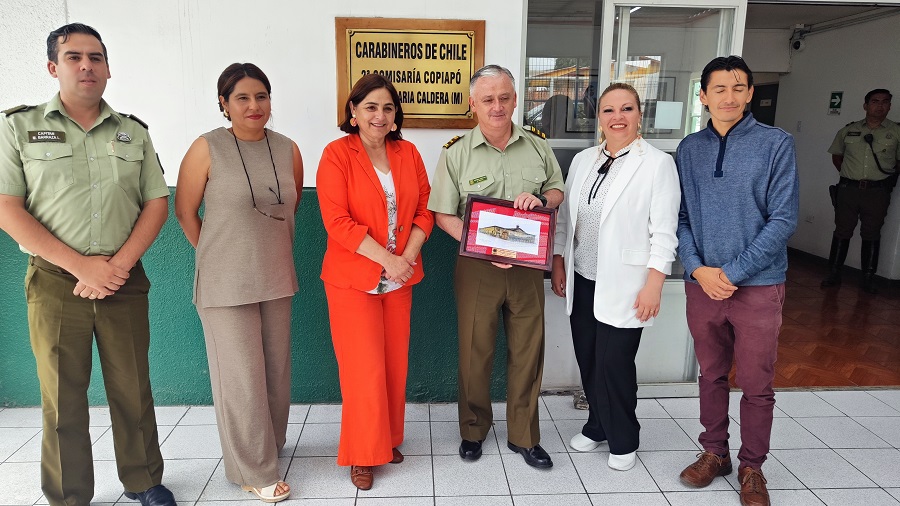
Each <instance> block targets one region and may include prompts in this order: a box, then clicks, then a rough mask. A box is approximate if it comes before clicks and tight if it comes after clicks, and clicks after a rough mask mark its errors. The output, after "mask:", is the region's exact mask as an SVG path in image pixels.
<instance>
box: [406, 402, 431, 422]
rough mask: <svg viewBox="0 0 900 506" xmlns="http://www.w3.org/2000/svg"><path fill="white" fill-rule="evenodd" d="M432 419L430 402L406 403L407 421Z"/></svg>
mask: <svg viewBox="0 0 900 506" xmlns="http://www.w3.org/2000/svg"><path fill="white" fill-rule="evenodd" d="M430 419H431V417H430V415H429V414H428V404H424V403H423V404H413V403H407V404H406V414H405V420H406V421H407V422H427V421H429V420H430Z"/></svg>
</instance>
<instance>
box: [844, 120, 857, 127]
mask: <svg viewBox="0 0 900 506" xmlns="http://www.w3.org/2000/svg"><path fill="white" fill-rule="evenodd" d="M854 123H856V122H855V121H851V122H850V123H847V124H846V125H844V126H845V127H848V126H850V125H852V124H854Z"/></svg>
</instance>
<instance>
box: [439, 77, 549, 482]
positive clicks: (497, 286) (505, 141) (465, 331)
mask: <svg viewBox="0 0 900 506" xmlns="http://www.w3.org/2000/svg"><path fill="white" fill-rule="evenodd" d="M469 105H470V106H471V108H472V110H473V111H475V115H476V117H477V119H478V126H476V127H475V128H473V129H472V130H471V131H470V132H469V133H467V134H466V135H465V136H463V137H461V138H455V139H453V140H451V141H450V142H448V143H447V144H446V145H444V149H443V150H442V151H441V156H440V158H439V159H438V166H437V169H436V171H435V174H434V182H433V185H432V188H431V197H430V198H429V200H428V209H431V210H432V211H434V212H435V222H436V223H437V225H438V226H439V227H441V229H442V230H444V231H445V232H447V233H448V234H449V235H450V236H451V237H453V238H454V239H456V240H457V241H458V240H460V237H461V234H462V229H463V222H462V219H461V217H462V216H463V213H464V212H465V207H466V199H467V196H468V195H469V194H476V195H482V196H486V197H495V198H500V199H505V200H509V201H512V202H513V206H514V207H515V208H516V209H525V210H530V209H533V208H534V207H535V206H539V205H543V206H547V207H554V208H555V207H557V206H559V204H560V203H561V202H562V200H563V191H564V190H565V184H564V183H563V179H562V173H561V171H560V169H559V164H558V163H557V161H556V157H555V156H554V155H553V151H552V150H551V149H550V146H549V145H548V144H547V142H546V141H545V140H544V138H543V134H541V133H540V132H539V131H538V130H535V129H534V128H531V129H523V128H522V127H520V126H518V125H514V124H513V122H512V115H513V111H514V110H515V108H516V90H515V81H514V79H513V76H512V74H511V73H510V72H509V70H507V69H505V68H503V67H500V66H498V65H488V66H486V67H483V68H481V69H479V70H478V71H477V72H475V74H474V75H473V76H472V79H471V80H470V83H469ZM454 283H455V291H456V307H457V318H458V329H459V399H458V407H459V431H460V436H461V438H462V442H461V444H460V446H459V455H460V457H462V458H463V459H464V460H477V459H478V458H479V457H481V443H482V441H483V440H484V439H485V437H486V436H487V434H488V432H489V431H490V429H491V425H492V422H493V416H492V415H493V414H492V412H491V397H490V378H491V365H492V363H493V357H494V343H495V340H496V338H497V322H498V315H499V313H500V311H501V310H502V312H503V316H504V324H505V328H506V335H507V346H508V348H509V353H508V359H507V364H508V379H507V401H506V406H507V409H506V412H507V418H506V420H507V428H508V435H509V437H508V442H507V446H508V447H509V449H510V450H512V451H514V452H517V453H519V454H521V455H522V457H523V458H524V459H525V463H526V464H528V465H530V466H533V467H539V468H548V467H551V466H552V465H553V462H552V460H551V459H550V456H549V455H548V454H547V452H546V451H544V449H543V448H541V446H540V444H539V443H540V429H539V426H538V394H539V393H540V387H541V376H542V373H543V364H544V276H543V273H542V272H541V271H538V270H535V269H528V268H525V267H518V266H511V265H509V264H500V263H488V262H485V261H483V260H475V259H472V258H467V257H458V258H457V261H456V272H455V278H454Z"/></svg>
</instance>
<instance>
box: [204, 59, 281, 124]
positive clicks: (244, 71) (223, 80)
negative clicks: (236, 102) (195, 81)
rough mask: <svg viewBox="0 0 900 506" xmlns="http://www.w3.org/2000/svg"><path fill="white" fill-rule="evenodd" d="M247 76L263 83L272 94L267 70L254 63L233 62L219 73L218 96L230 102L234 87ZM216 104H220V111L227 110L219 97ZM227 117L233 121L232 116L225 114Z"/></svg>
mask: <svg viewBox="0 0 900 506" xmlns="http://www.w3.org/2000/svg"><path fill="white" fill-rule="evenodd" d="M245 77H249V78H251V79H256V80H257V81H259V82H261V83H263V86H265V87H266V93H268V94H269V95H270V96H271V95H272V85H271V84H269V78H268V77H266V74H265V72H263V71H262V70H260V68H259V67H257V66H256V65H254V64H252V63H232V64H231V65H229V66H227V67H225V70H223V71H222V74H220V75H219V81H218V83H217V85H216V89H217V90H218V92H219V94H218V95H217V97H223V98H224V99H225V101H226V102H228V98H229V97H231V94H232V93H234V87H235V86H237V83H238V81H240V80H241V79H243V78H245ZM216 104H218V105H219V111H221V112H225V108H224V107H222V102H220V101H219V100H218V99H217V100H216ZM225 118H226V119H228V121H231V118H230V117H228V116H225Z"/></svg>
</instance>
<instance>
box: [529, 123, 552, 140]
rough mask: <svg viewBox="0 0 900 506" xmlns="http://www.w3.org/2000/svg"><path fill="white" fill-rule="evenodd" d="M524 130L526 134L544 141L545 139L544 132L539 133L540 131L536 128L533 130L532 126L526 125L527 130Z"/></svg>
mask: <svg viewBox="0 0 900 506" xmlns="http://www.w3.org/2000/svg"><path fill="white" fill-rule="evenodd" d="M525 130H526V131H528V132H531V133H533V134H534V135H537V136H538V137H540V138H541V139H546V138H547V134H545V133H544V132H541V131H540V130H538V129H537V128H535V127H534V126H533V125H528V128H526V129H525Z"/></svg>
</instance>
